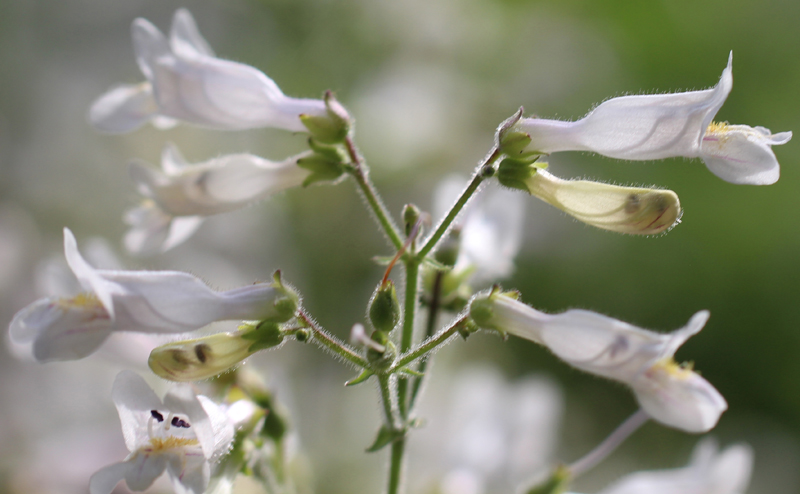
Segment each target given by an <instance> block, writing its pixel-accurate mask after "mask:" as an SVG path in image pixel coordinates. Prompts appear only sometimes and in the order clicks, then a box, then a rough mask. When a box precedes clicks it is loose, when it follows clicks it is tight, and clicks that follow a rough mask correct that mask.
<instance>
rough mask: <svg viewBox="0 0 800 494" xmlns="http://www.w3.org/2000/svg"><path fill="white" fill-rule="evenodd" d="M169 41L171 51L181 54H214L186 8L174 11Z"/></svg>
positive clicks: (211, 55)
mask: <svg viewBox="0 0 800 494" xmlns="http://www.w3.org/2000/svg"><path fill="white" fill-rule="evenodd" d="M169 43H170V47H171V48H172V51H173V52H175V53H176V54H179V55H181V56H197V55H204V56H208V57H213V56H214V50H212V49H211V47H210V46H209V45H208V42H207V41H206V40H205V39H204V38H203V36H202V35H201V34H200V30H199V29H197V23H196V22H195V21H194V17H192V14H191V13H190V12H189V11H188V10H186V9H178V10H176V11H175V15H174V16H173V17H172V28H171V29H170V31H169Z"/></svg>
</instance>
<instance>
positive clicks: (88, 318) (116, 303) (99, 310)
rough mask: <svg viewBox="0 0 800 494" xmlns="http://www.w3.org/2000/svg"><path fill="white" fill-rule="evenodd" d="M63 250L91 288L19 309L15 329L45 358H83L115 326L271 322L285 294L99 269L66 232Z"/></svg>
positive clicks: (153, 328) (178, 328)
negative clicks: (226, 288)
mask: <svg viewBox="0 0 800 494" xmlns="http://www.w3.org/2000/svg"><path fill="white" fill-rule="evenodd" d="M64 252H65V255H66V258H67V262H68V263H69V266H70V268H71V269H72V272H73V273H74V274H75V276H76V277H77V278H78V281H79V282H80V283H81V285H82V286H83V289H84V290H85V292H84V293H82V294H79V295H77V296H75V297H73V298H71V299H63V298H46V299H41V300H38V301H36V302H34V303H33V304H31V305H29V306H28V307H25V308H24V309H22V310H21V311H19V312H18V313H17V314H16V316H15V317H14V319H13V320H12V321H11V325H10V328H9V329H10V335H11V338H12V340H14V341H15V342H17V343H20V344H32V345H33V354H34V357H35V358H36V359H37V360H39V361H41V362H47V361H53V360H72V359H78V358H83V357H85V356H87V355H89V354H91V353H92V352H94V351H95V350H96V349H97V348H98V347H99V346H100V345H101V344H102V343H103V341H105V339H106V338H107V337H108V335H109V334H111V332H113V331H140V332H145V333H182V332H186V331H192V330H195V329H199V328H201V327H203V326H206V325H207V324H210V323H212V322H214V321H222V320H232V319H248V320H260V319H265V318H268V317H272V316H273V315H274V314H275V307H274V302H275V301H276V299H277V298H278V297H280V296H281V291H280V290H279V289H277V288H275V287H274V286H273V285H272V284H268V283H259V284H254V285H249V286H246V287H242V288H237V289H234V290H230V291H227V292H215V291H214V290H212V289H211V288H209V287H208V286H207V285H206V284H205V283H203V282H202V281H201V280H200V279H198V278H196V277H194V276H192V275H190V274H187V273H181V272H177V271H117V270H102V269H95V268H93V267H92V266H90V265H89V264H88V263H87V262H86V261H85V260H84V259H83V257H82V256H81V254H80V252H78V247H77V242H76V241H75V237H74V236H73V235H72V232H70V231H69V230H68V229H64Z"/></svg>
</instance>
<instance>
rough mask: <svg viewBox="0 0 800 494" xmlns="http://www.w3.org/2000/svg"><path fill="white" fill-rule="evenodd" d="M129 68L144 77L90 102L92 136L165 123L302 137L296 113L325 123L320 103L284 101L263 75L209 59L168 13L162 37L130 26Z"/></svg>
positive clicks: (201, 42)
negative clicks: (261, 130)
mask: <svg viewBox="0 0 800 494" xmlns="http://www.w3.org/2000/svg"><path fill="white" fill-rule="evenodd" d="M132 34H133V45H134V50H135V52H136V62H137V63H138V64H139V68H140V69H141V71H142V73H143V74H144V75H145V77H146V78H147V82H146V83H143V84H139V85H127V86H119V87H116V88H114V89H112V90H110V91H109V92H107V93H106V94H104V95H102V96H101V97H100V98H98V99H97V100H96V101H95V102H94V104H93V105H92V107H91V109H90V110H89V120H90V121H91V122H92V124H93V125H94V126H95V127H96V128H97V129H98V130H100V131H103V132H111V133H124V132H130V131H133V130H135V129H137V128H138V127H140V126H142V125H143V124H145V123H146V122H148V121H154V123H156V124H161V125H165V124H166V125H167V126H168V125H169V124H171V122H169V121H165V119H174V120H180V121H183V122H186V123H190V124H194V125H199V126H203V127H211V128H215V129H223V130H242V129H253V128H260V127H276V128H280V129H285V130H289V131H295V132H297V131H300V132H302V131H305V130H306V128H305V127H304V126H303V124H302V122H301V121H300V118H299V117H300V115H309V116H320V117H325V116H326V115H327V110H326V107H325V103H324V102H323V101H322V100H317V99H298V98H290V97H288V96H285V95H284V94H283V93H282V92H281V90H280V88H278V86H277V85H276V84H275V82H273V81H272V79H270V78H269V77H267V76H266V75H264V73H263V72H261V71H259V70H257V69H255V68H253V67H251V66H249V65H244V64H241V63H237V62H231V61H228V60H222V59H220V58H216V57H215V56H214V52H213V51H212V50H211V48H210V47H209V45H208V43H207V42H206V41H205V39H203V37H202V36H201V35H200V32H199V31H198V29H197V25H196V24H195V21H194V19H193V18H192V15H191V14H190V13H189V11H187V10H185V9H180V10H178V11H176V12H175V16H174V18H173V20H172V28H171V30H170V37H169V39H167V38H165V37H164V35H163V34H162V33H161V32H160V31H159V30H158V29H157V28H156V27H155V26H153V25H152V24H151V23H150V22H149V21H147V20H145V19H136V20H135V21H134V22H133V27H132Z"/></svg>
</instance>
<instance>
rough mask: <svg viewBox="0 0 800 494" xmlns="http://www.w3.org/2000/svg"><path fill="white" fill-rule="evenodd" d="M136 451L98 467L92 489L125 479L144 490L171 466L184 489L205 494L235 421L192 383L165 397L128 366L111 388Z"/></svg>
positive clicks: (105, 493)
mask: <svg viewBox="0 0 800 494" xmlns="http://www.w3.org/2000/svg"><path fill="white" fill-rule="evenodd" d="M111 396H112V399H113V400H114V404H115V405H116V407H117V412H118V413H119V419H120V422H121V424H122V434H123V436H124V438H125V446H127V448H128V450H129V451H130V455H128V457H127V458H126V459H125V460H124V461H122V462H120V463H114V464H112V465H108V466H106V467H104V468H102V469H101V470H99V471H98V472H97V473H95V474H94V475H93V476H92V478H91V480H90V482H89V492H90V493H91V494H109V493H110V492H111V491H113V490H114V487H115V486H116V485H117V483H118V482H119V481H121V480H123V479H124V480H125V483H126V484H127V485H128V488H129V489H131V490H134V491H143V490H145V489H147V488H148V487H150V486H151V485H152V484H153V482H154V481H155V479H156V478H158V477H159V476H161V474H163V473H164V471H166V472H167V473H168V475H169V477H170V480H172V483H173V486H174V488H175V491H176V492H178V493H189V494H202V493H203V492H205V491H206V488H207V487H208V483H209V478H210V475H211V466H212V464H213V463H215V462H216V461H218V460H219V459H220V458H221V457H222V456H223V455H225V454H226V453H227V452H228V450H229V449H230V446H231V442H232V441H233V435H234V427H233V425H232V423H231V421H230V420H229V418H228V416H227V415H226V414H225V412H224V411H223V409H221V408H220V407H219V406H218V405H217V404H215V403H214V402H213V401H211V400H210V399H208V398H206V397H205V396H197V395H195V393H194V392H193V391H192V389H191V388H190V387H189V386H188V385H177V386H174V387H173V388H172V389H171V390H170V391H169V392H168V393H167V394H166V396H164V401H163V402H162V401H161V400H160V399H159V398H158V396H156V394H155V393H154V392H153V390H152V389H150V387H149V386H148V385H147V383H146V382H145V381H144V379H142V378H141V377H140V376H139V375H138V374H136V373H134V372H131V371H122V372H120V373H119V374H118V375H117V378H116V379H115V381H114V386H113V389H112V392H111Z"/></svg>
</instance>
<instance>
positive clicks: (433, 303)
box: [408, 271, 444, 409]
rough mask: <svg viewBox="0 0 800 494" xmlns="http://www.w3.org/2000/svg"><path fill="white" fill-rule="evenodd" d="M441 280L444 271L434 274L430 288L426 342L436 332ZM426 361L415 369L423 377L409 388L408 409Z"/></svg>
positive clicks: (426, 366)
mask: <svg viewBox="0 0 800 494" xmlns="http://www.w3.org/2000/svg"><path fill="white" fill-rule="evenodd" d="M443 279H444V271H436V274H435V275H434V278H433V287H431V299H430V303H429V304H428V320H427V323H426V324H425V339H426V340H427V339H429V338H430V337H431V336H433V333H434V331H435V330H436V322H437V321H438V320H439V304H440V302H441V298H442V280H443ZM428 361H429V359H424V360H423V361H422V362H420V363H419V367H418V368H417V371H419V373H420V374H423V376H422V377H418V378H416V379H415V380H414V384H413V386H412V387H411V398H410V400H409V403H408V408H410V409H413V408H414V403H415V402H416V401H417V395H418V394H419V390H420V388H421V387H422V381H423V380H424V379H425V376H424V374H425V371H426V370H427V369H428Z"/></svg>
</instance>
